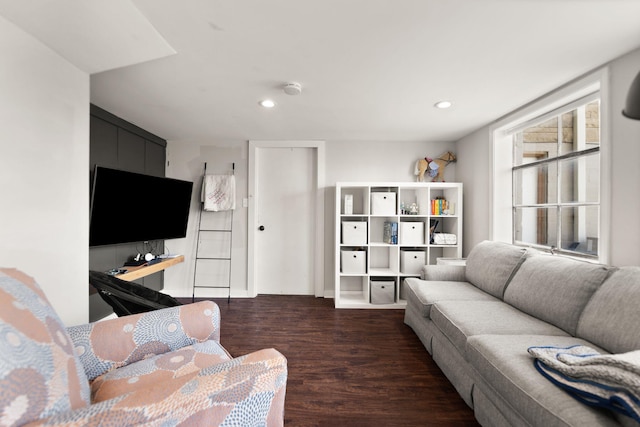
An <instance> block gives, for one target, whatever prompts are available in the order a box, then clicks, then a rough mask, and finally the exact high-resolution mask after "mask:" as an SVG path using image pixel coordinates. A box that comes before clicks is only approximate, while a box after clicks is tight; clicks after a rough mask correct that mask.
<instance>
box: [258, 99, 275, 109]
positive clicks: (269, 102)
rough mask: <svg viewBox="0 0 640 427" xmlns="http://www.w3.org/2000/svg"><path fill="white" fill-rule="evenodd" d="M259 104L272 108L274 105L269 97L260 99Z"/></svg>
mask: <svg viewBox="0 0 640 427" xmlns="http://www.w3.org/2000/svg"><path fill="white" fill-rule="evenodd" d="M260 105H261V106H263V107H264V108H273V107H275V106H276V103H275V102H273V101H272V100H270V99H264V100H262V101H260Z"/></svg>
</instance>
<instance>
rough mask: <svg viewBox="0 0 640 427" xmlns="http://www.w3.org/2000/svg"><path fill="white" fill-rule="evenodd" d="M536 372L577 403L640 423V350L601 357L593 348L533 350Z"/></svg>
mask: <svg viewBox="0 0 640 427" xmlns="http://www.w3.org/2000/svg"><path fill="white" fill-rule="evenodd" d="M528 351H529V354H531V355H532V356H534V357H535V358H536V359H535V360H534V365H535V367H536V369H537V370H538V371H539V372H540V373H541V374H542V375H544V376H545V377H546V378H547V379H549V380H550V381H551V382H553V383H554V384H555V385H557V386H558V387H560V388H562V389H564V390H565V391H567V392H568V393H569V394H571V395H572V396H573V397H574V398H576V399H577V400H579V401H581V402H583V403H586V404H588V405H592V406H599V407H604V408H608V409H611V410H613V411H616V412H619V413H622V414H624V415H627V416H629V417H631V418H633V419H634V420H636V421H638V422H640V350H636V351H631V352H629V353H622V354H601V353H599V352H598V351H596V350H594V349H593V348H590V347H587V346H583V345H575V346H571V347H530V348H529V349H528Z"/></svg>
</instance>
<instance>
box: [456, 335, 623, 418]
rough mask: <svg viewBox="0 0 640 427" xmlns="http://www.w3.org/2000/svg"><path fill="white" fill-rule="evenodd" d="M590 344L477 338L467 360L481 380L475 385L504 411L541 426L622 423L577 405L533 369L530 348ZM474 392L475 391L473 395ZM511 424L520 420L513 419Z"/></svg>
mask: <svg viewBox="0 0 640 427" xmlns="http://www.w3.org/2000/svg"><path fill="white" fill-rule="evenodd" d="M576 344H581V345H588V343H587V342H586V341H584V340H582V339H579V338H575V337H567V336H544V335H476V336H473V337H470V338H469V341H468V343H467V361H469V363H470V364H471V365H472V366H473V368H474V370H473V372H474V373H475V374H476V375H477V376H478V377H479V378H477V381H476V387H477V388H478V389H479V390H481V391H482V392H484V394H485V395H486V396H487V397H488V398H489V399H490V400H491V401H492V403H493V404H494V405H495V406H496V407H497V408H498V409H501V411H500V412H501V413H503V414H506V416H508V414H513V412H514V411H515V413H517V414H520V415H521V417H522V418H524V419H525V420H535V424H536V425H540V426H559V425H572V426H608V425H618V423H617V422H616V420H615V418H614V417H613V416H612V415H611V414H610V413H609V412H607V411H605V410H602V409H596V408H593V407H590V406H587V405H583V404H581V403H578V402H577V401H576V400H575V399H574V398H573V397H571V396H570V395H569V394H568V393H566V392H565V391H564V390H562V389H560V388H559V387H556V386H554V385H553V384H552V383H551V382H550V381H549V380H547V379H546V378H545V377H543V376H542V375H541V374H540V373H538V371H537V370H536V368H535V367H534V365H533V357H532V356H530V355H529V354H528V353H527V349H528V348H529V347H531V346H539V345H554V346H562V347H567V346H570V345H576ZM474 394H475V393H474ZM509 421H510V423H511V424H512V425H515V424H516V423H517V421H518V420H516V419H510V420H509Z"/></svg>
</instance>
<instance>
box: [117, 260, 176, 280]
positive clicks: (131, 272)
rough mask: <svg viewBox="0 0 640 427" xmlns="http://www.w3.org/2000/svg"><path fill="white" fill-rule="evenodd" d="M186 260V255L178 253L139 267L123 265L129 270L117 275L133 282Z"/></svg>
mask: <svg viewBox="0 0 640 427" xmlns="http://www.w3.org/2000/svg"><path fill="white" fill-rule="evenodd" d="M181 262H184V255H178V256H175V257H171V258H165V259H163V260H162V261H160V262H156V263H154V264H151V265H141V266H138V267H123V268H124V269H126V270H127V272H126V273H122V274H118V275H117V276H116V277H117V278H118V279H122V280H126V281H127V282H131V281H133V280H136V279H139V278H141V277H144V276H148V275H150V274H153V273H157V272H158V271H162V270H164V269H167V268H169V267H171V266H172V265H176V264H179V263H181Z"/></svg>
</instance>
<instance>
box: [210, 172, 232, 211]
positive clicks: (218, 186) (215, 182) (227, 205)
mask: <svg viewBox="0 0 640 427" xmlns="http://www.w3.org/2000/svg"><path fill="white" fill-rule="evenodd" d="M202 202H203V203H204V210H205V211H214V212H218V211H227V210H230V209H235V208H236V177H235V176H234V175H205V176H204V179H203V182H202Z"/></svg>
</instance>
